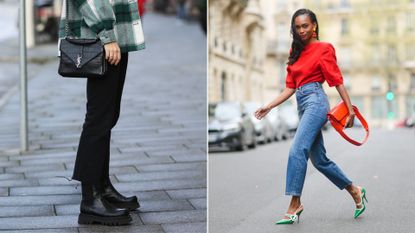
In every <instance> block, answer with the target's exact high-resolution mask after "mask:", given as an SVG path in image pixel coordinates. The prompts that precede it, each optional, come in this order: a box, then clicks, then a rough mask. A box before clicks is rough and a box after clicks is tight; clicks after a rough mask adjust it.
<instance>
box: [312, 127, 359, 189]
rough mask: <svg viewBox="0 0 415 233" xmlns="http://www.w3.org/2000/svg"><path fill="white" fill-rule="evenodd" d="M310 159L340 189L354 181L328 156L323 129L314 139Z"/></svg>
mask: <svg viewBox="0 0 415 233" xmlns="http://www.w3.org/2000/svg"><path fill="white" fill-rule="evenodd" d="M310 160H311V163H312V164H313V165H314V167H316V168H317V170H319V171H320V172H321V173H323V175H325V176H326V177H327V178H328V179H329V180H330V181H331V182H333V184H335V185H336V186H337V187H338V188H339V189H341V190H342V189H344V188H345V187H346V186H348V185H350V184H352V181H351V180H349V179H348V178H347V176H346V175H345V174H344V172H343V171H342V170H341V169H340V168H339V167H338V166H337V165H336V164H335V163H334V162H333V161H331V160H330V159H329V158H327V156H326V149H325V147H324V140H323V134H322V133H321V131H320V132H319V133H318V134H317V137H316V139H315V140H314V143H313V146H312V148H311V151H310Z"/></svg>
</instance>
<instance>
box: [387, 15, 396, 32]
mask: <svg viewBox="0 0 415 233" xmlns="http://www.w3.org/2000/svg"><path fill="white" fill-rule="evenodd" d="M386 31H387V32H388V33H395V32H396V20H395V17H393V16H389V17H388V19H387V25H386Z"/></svg>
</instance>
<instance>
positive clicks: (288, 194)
mask: <svg viewBox="0 0 415 233" xmlns="http://www.w3.org/2000/svg"><path fill="white" fill-rule="evenodd" d="M285 195H286V196H297V197H300V196H301V193H300V194H299V193H287V192H286V193H285Z"/></svg>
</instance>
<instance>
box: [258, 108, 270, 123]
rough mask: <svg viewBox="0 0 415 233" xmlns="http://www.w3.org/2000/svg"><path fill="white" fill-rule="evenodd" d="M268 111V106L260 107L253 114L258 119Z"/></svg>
mask: <svg viewBox="0 0 415 233" xmlns="http://www.w3.org/2000/svg"><path fill="white" fill-rule="evenodd" d="M269 111H271V108H270V107H260V108H258V109H257V110H256V111H255V113H254V115H255V117H256V118H257V119H258V120H261V119H262V118H264V117H265V116H266V115H267V114H268V113H269Z"/></svg>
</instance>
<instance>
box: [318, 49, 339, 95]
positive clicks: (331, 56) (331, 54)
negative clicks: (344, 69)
mask: <svg viewBox="0 0 415 233" xmlns="http://www.w3.org/2000/svg"><path fill="white" fill-rule="evenodd" d="M320 66H321V71H322V73H323V76H324V79H325V80H326V81H327V83H328V85H329V86H330V87H332V86H338V85H340V84H343V77H342V74H341V72H340V69H339V67H338V65H337V59H336V52H335V50H334V47H333V45H331V44H328V45H327V47H326V48H325V49H324V51H323V54H322V56H321V60H320Z"/></svg>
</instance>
